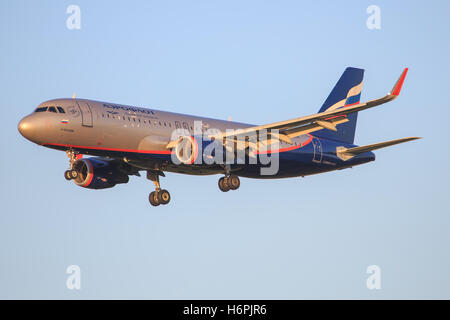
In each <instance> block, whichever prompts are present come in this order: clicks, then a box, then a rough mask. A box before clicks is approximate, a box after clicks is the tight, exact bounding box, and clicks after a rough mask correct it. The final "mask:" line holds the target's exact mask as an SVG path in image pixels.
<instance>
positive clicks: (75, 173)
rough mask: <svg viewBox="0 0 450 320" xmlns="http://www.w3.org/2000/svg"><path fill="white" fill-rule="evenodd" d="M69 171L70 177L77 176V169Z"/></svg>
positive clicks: (74, 177)
mask: <svg viewBox="0 0 450 320" xmlns="http://www.w3.org/2000/svg"><path fill="white" fill-rule="evenodd" d="M69 172H70V178H71V179H76V178H77V177H78V171H77V170H74V169H72V170H69Z"/></svg>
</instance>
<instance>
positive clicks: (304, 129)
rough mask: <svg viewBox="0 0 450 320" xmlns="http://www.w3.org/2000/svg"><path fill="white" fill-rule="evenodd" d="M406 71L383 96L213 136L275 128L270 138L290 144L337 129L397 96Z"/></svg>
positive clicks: (228, 135)
mask: <svg viewBox="0 0 450 320" xmlns="http://www.w3.org/2000/svg"><path fill="white" fill-rule="evenodd" d="M407 72H408V68H405V69H404V70H403V72H402V74H401V75H400V77H399V78H398V80H397V82H396V83H395V85H394V87H393V88H392V90H391V91H390V92H389V93H388V94H387V95H385V96H384V97H381V98H378V99H375V100H370V101H367V102H364V103H360V104H357V105H347V106H343V107H341V108H338V109H334V110H329V111H325V112H320V113H316V114H313V115H309V116H305V117H300V118H295V119H291V120H285V121H280V122H275V123H270V124H265V125H261V126H254V127H249V128H245V129H237V130H229V131H227V132H225V133H222V134H221V135H220V136H219V137H218V136H217V135H216V136H214V138H215V139H217V138H219V139H220V138H222V139H224V140H225V139H226V140H229V138H231V140H234V138H238V137H239V136H253V135H256V134H257V133H258V132H259V131H261V130H267V131H268V134H269V135H270V130H273V129H277V130H278V131H279V132H278V134H277V135H276V136H274V135H273V134H272V138H275V139H278V140H281V141H284V142H287V143H289V144H292V141H291V138H294V137H297V136H300V135H302V134H306V133H310V132H314V131H318V130H322V129H327V130H333V131H337V128H336V125H338V124H340V123H344V122H347V121H348V120H347V117H346V116H347V115H348V114H351V113H354V112H359V111H362V110H366V109H369V108H372V107H375V106H379V105H381V104H384V103H386V102H389V101H392V100H394V99H395V98H397V97H398V95H399V94H400V91H401V89H402V86H403V82H404V80H405V77H406V73H407ZM227 138H228V139H227Z"/></svg>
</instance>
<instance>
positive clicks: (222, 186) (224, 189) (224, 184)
mask: <svg viewBox="0 0 450 320" xmlns="http://www.w3.org/2000/svg"><path fill="white" fill-rule="evenodd" d="M219 189H220V191H222V192H227V191H229V190H230V186H229V185H228V182H227V180H226V178H225V177H222V178H220V179H219Z"/></svg>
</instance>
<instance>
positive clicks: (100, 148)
mask: <svg viewBox="0 0 450 320" xmlns="http://www.w3.org/2000/svg"><path fill="white" fill-rule="evenodd" d="M42 145H43V146H55V147H66V148H78V149H89V150H105V151H117V152H133V153H151V154H171V153H172V151H170V150H168V151H166V150H135V149H120V148H102V147H87V146H77V145H71V144H59V143H43V144H42Z"/></svg>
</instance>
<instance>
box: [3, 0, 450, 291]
mask: <svg viewBox="0 0 450 320" xmlns="http://www.w3.org/2000/svg"><path fill="white" fill-rule="evenodd" d="M71 4H76V5H79V6H80V9H81V29H80V30H68V29H67V28H66V19H67V17H68V14H66V8H67V7H68V6H69V5H71ZM371 4H375V5H378V6H379V7H380V9H381V29H380V30H369V29H368V28H367V27H366V20H367V18H368V16H369V15H368V14H367V13H366V8H367V7H368V6H369V5H371ZM449 14H450V3H449V2H448V1H433V2H424V1H395V2H394V1H345V2H332V1H315V2H308V3H300V2H299V1H159V2H156V1H142V2H139V1H123V2H120V3H119V2H117V3H112V2H110V1H2V2H1V4H0V40H1V52H0V57H1V59H0V64H1V70H2V72H1V73H0V87H1V88H2V90H1V92H2V99H1V100H0V101H1V102H0V106H1V110H2V119H3V121H2V125H1V126H0V147H1V150H2V154H3V156H2V160H1V161H2V163H1V164H2V165H1V166H0V175H1V177H2V183H1V190H0V191H1V193H0V200H1V202H2V210H1V213H0V243H1V245H0V298H62V299H72V298H75V299H78V298H87V299H90V298H150V299H153V298H169V299H171V298H176V299H180V298H208V299H209V298H211V299H213V298H256V299H258V298H273V299H278V298H287V299H303V298H326V299H327V298H343V299H348V298H360V299H379V298H385V299H390V298H447V299H448V298H450V276H449V270H450V250H449V248H448V246H449V243H450V233H449V227H450V217H449V214H450V209H449V208H450V197H449V195H450V185H449V181H450V174H449V170H448V168H447V165H446V160H447V159H448V158H449V157H450V152H449V148H447V145H448V141H449V138H450V129H449V126H448V123H447V119H448V118H449V117H450V111H449V110H450V108H449V107H450V106H449V101H450V97H449V96H448V95H449V91H448V75H449V74H450V63H449V61H448V57H449V56H450V43H449V41H448V31H449V30H450V21H449V19H448V16H449ZM347 66H354V67H361V68H364V69H366V73H365V80H364V83H365V85H364V88H363V92H362V100H367V99H372V98H376V97H379V96H381V95H384V94H385V93H386V92H387V91H389V90H390V88H391V87H392V85H393V83H394V82H395V80H396V79H397V77H398V76H399V74H400V72H401V71H402V69H403V68H404V67H409V68H410V71H409V73H408V76H407V78H406V81H405V85H404V89H403V92H402V94H401V96H400V98H399V99H397V100H396V101H395V102H392V103H389V104H386V105H383V106H381V107H379V108H376V109H372V110H368V111H365V112H362V113H361V114H360V115H359V118H358V128H357V133H356V143H358V144H368V143H375V142H379V141H383V140H389V139H395V138H401V137H406V136H422V137H424V139H422V140H420V141H415V142H409V143H406V144H403V145H399V146H394V147H391V148H387V149H384V150H379V151H377V152H376V154H377V160H376V162H373V163H369V164H367V165H364V166H360V167H355V168H353V169H348V170H343V171H338V172H333V173H327V174H323V175H318V176H311V177H307V178H304V179H302V178H294V179H286V180H272V181H259V180H250V179H242V180H241V188H240V189H239V191H236V192H231V193H226V194H224V193H222V192H220V191H219V189H218V187H217V179H218V178H219V176H211V177H195V176H194V177H193V176H184V175H175V174H167V177H166V178H165V179H163V181H162V184H163V186H164V187H165V188H167V189H169V190H170V192H171V195H172V202H171V204H170V205H168V206H165V207H158V208H152V207H150V206H149V204H148V202H147V195H148V193H149V192H150V191H152V189H153V184H152V183H151V182H150V181H147V180H146V179H145V178H143V177H142V178H137V177H133V178H131V179H130V183H129V184H126V185H119V186H117V187H115V188H113V189H107V190H101V191H98V190H86V189H83V188H79V187H77V186H75V185H74V184H72V183H69V182H66V181H65V180H64V178H63V172H64V170H65V169H66V167H67V158H66V156H65V154H64V153H62V152H59V151H54V150H50V149H45V148H42V147H38V146H37V145H34V144H32V143H30V142H29V141H26V140H25V139H24V138H23V137H21V136H20V134H19V133H18V131H17V123H18V121H19V120H20V119H21V118H22V117H23V116H24V115H26V114H28V113H30V112H31V111H32V110H33V108H35V106H36V105H38V104H39V103H40V102H42V101H45V100H48V99H51V98H58V97H70V96H72V94H73V93H74V92H76V94H77V96H78V97H83V98H91V99H97V100H103V101H110V102H116V103H124V104H130V105H139V106H148V107H152V108H161V109H166V110H169V111H174V112H181V113H188V114H194V115H203V116H208V117H214V118H220V119H227V118H228V117H230V116H231V117H232V118H233V120H236V121H242V122H250V123H270V122H274V121H278V120H284V119H289V118H292V117H298V116H301V115H307V114H312V113H314V112H317V110H318V109H319V108H320V106H321V104H322V102H323V101H324V99H325V98H326V96H327V95H328V93H329V92H330V90H331V88H332V86H333V85H334V83H335V82H336V81H337V79H338V78H339V76H340V74H341V73H342V71H343V70H344V69H345V67H347ZM72 264H75V265H79V266H80V268H81V283H82V288H81V290H78V291H77V290H68V289H67V288H66V278H67V274H66V273H65V271H66V268H67V266H69V265H72ZM373 264H375V265H378V266H380V268H381V286H382V288H381V290H368V289H367V287H366V279H367V277H368V275H367V274H366V268H367V266H369V265H373Z"/></svg>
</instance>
